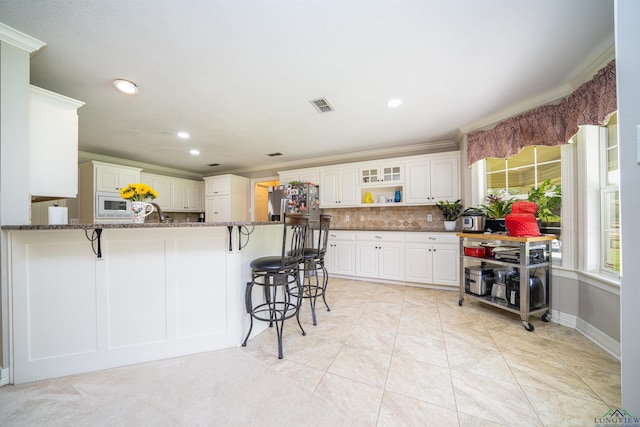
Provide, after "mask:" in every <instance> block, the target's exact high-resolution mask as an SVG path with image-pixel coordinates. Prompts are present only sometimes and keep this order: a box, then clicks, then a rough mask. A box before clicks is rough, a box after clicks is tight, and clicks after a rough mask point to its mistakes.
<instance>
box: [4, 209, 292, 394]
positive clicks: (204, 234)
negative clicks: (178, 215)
mask: <svg viewBox="0 0 640 427" xmlns="http://www.w3.org/2000/svg"><path fill="white" fill-rule="evenodd" d="M252 226H255V227H252ZM241 228H242V230H241ZM97 230H101V231H100V232H97ZM2 233H4V234H5V235H6V241H7V250H8V251H9V256H8V259H9V265H8V269H7V271H8V272H7V274H6V276H5V277H6V278H7V280H6V282H3V289H2V295H7V296H8V299H5V300H4V301H3V304H4V308H5V309H6V310H7V311H5V312H7V313H10V316H9V317H8V319H7V320H8V325H9V334H7V336H6V337H5V338H4V342H3V344H4V345H6V346H7V347H9V349H10V352H11V354H12V355H13V357H12V359H11V362H10V366H9V382H10V383H13V384H20V383H25V382H30V381H36V380H42V379H47V378H54V377H59V376H64V375H71V374H77V373H82V372H89V371H96V370H100V369H107V368H112V367H117V366H123V365H130V364H134V363H141V362H147V361H152V360H158V359H165V358H170V357H176V356H182V355H187V354H194V353H199V352H204V351H212V350H217V349H222V348H229V347H235V346H238V345H239V344H240V342H241V340H242V338H243V336H244V335H245V334H246V331H247V330H248V318H247V315H246V311H245V306H244V290H245V286H246V282H247V281H248V280H249V279H250V277H251V272H250V271H251V270H250V268H249V264H250V262H251V260H252V259H254V258H257V257H260V256H265V255H274V254H275V253H277V252H278V251H279V249H280V242H281V241H282V224H281V223H273V222H270V223H255V222H232V223H197V222H194V223H173V224H171V223H169V224H159V223H145V224H80V225H50V226H3V227H2ZM98 242H101V244H100V245H98ZM274 242H276V243H275V244H274ZM231 243H233V247H232V245H231ZM236 243H237V244H236ZM97 247H100V250H97ZM260 297H261V296H260V295H256V298H260ZM8 307H11V310H10V311H9V310H8ZM262 323H263V322H260V324H258V325H255V327H254V332H253V335H252V336H255V335H256V334H258V333H260V332H261V331H262V330H263V329H264V328H266V327H268V325H267V324H266V323H264V324H262ZM9 336H10V337H12V339H11V340H9V338H8V337H9Z"/></svg>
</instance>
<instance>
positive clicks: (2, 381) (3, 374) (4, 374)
mask: <svg viewBox="0 0 640 427" xmlns="http://www.w3.org/2000/svg"><path fill="white" fill-rule="evenodd" d="M5 385H9V368H4V369H0V387H2V386H5Z"/></svg>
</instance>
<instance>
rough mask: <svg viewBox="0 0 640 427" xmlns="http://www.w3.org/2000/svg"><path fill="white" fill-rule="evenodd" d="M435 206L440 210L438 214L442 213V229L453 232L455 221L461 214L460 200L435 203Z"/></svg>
mask: <svg viewBox="0 0 640 427" xmlns="http://www.w3.org/2000/svg"><path fill="white" fill-rule="evenodd" d="M436 206H437V207H438V209H440V212H442V217H443V218H444V229H445V230H447V231H453V230H455V229H456V220H457V219H458V217H459V216H460V213H461V212H462V202H461V200H460V199H458V200H456V201H455V202H450V201H448V200H440V201H438V203H436Z"/></svg>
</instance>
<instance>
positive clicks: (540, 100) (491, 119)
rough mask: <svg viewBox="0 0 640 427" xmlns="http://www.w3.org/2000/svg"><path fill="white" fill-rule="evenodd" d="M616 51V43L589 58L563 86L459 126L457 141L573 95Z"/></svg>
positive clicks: (612, 57)
mask: <svg viewBox="0 0 640 427" xmlns="http://www.w3.org/2000/svg"><path fill="white" fill-rule="evenodd" d="M615 53H616V51H615V45H609V47H608V48H606V49H605V50H604V52H603V53H602V54H600V55H599V56H598V57H597V58H595V59H593V60H589V64H588V65H585V66H580V67H577V69H579V70H582V71H580V72H577V73H574V74H575V76H574V77H573V78H572V79H571V81H570V83H566V84H563V85H562V86H559V87H557V88H555V89H552V90H550V91H548V92H545V93H542V94H540V95H536V96H534V97H532V98H529V99H526V100H524V101H521V102H519V103H517V104H514V105H512V106H511V107H509V108H506V109H503V110H500V111H498V112H496V113H494V114H491V115H489V116H485V117H482V118H480V119H478V120H476V121H473V122H471V123H469V124H467V125H466V126H463V127H461V128H459V131H460V133H458V134H457V135H456V141H459V140H461V135H465V134H467V133H469V132H471V131H474V130H486V129H490V128H492V127H493V126H495V125H496V124H498V123H499V122H501V121H502V120H505V119H508V118H511V117H514V116H517V115H518V114H522V113H524V112H526V111H529V110H532V109H533V108H536V107H539V106H541V105H547V104H553V103H555V102H558V101H559V100H560V99H562V98H564V97H566V96H569V95H571V93H573V91H575V90H576V89H577V88H578V87H579V86H580V85H581V84H583V83H585V82H587V81H589V80H590V79H592V78H593V76H594V75H595V74H596V73H597V72H598V71H599V70H600V69H602V68H603V67H604V66H606V65H607V64H608V63H609V62H611V60H612V59H614V58H615Z"/></svg>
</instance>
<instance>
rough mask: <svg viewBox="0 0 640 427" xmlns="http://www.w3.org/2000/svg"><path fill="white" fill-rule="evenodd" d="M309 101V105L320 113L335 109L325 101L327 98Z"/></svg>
mask: <svg viewBox="0 0 640 427" xmlns="http://www.w3.org/2000/svg"><path fill="white" fill-rule="evenodd" d="M309 102H310V103H311V105H313V107H314V108H315V109H316V110H318V113H321V114H322V113H330V112H332V111H335V110H334V109H333V107H332V106H331V104H329V101H327V98H318V99H312V100H311V101H309Z"/></svg>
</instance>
